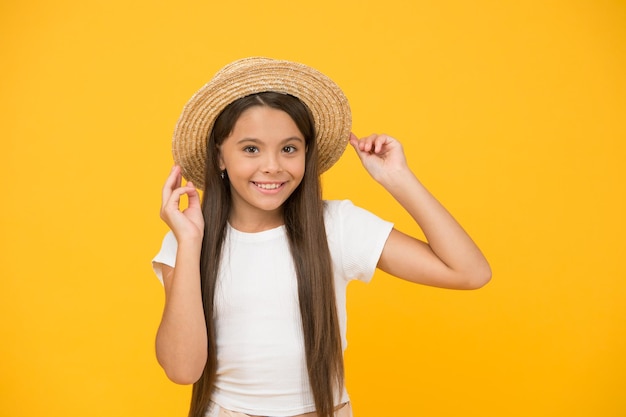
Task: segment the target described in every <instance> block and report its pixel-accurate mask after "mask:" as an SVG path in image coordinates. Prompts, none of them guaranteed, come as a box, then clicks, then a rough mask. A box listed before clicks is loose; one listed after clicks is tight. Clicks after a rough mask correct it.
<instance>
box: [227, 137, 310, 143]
mask: <svg viewBox="0 0 626 417" xmlns="http://www.w3.org/2000/svg"><path fill="white" fill-rule="evenodd" d="M291 141H296V142H300V143H305V140H304V139H302V138H300V137H298V136H291V137H288V138H286V139H283V140H281V141H280V144H285V143H289V142H291ZM247 142H252V143H258V144H262V143H263V141H262V140H261V139H257V138H243V139H239V140H238V141H237V144H242V143H247Z"/></svg>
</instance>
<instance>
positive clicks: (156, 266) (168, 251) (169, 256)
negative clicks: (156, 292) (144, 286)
mask: <svg viewBox="0 0 626 417" xmlns="http://www.w3.org/2000/svg"><path fill="white" fill-rule="evenodd" d="M177 250H178V242H177V241H176V237H175V236H174V233H172V232H171V231H169V232H168V233H167V234H166V235H165V237H164V238H163V242H162V243H161V250H160V251H159V253H157V255H156V256H155V257H154V259H152V269H153V270H154V273H155V274H156V276H157V278H159V281H161V284H163V270H162V265H167V266H171V267H172V268H173V267H174V266H175V265H176V251H177Z"/></svg>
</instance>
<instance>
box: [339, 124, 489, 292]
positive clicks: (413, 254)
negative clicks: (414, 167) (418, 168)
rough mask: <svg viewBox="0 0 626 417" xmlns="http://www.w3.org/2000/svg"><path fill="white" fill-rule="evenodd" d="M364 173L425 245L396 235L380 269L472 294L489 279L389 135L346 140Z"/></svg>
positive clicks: (486, 267)
mask: <svg viewBox="0 0 626 417" xmlns="http://www.w3.org/2000/svg"><path fill="white" fill-rule="evenodd" d="M350 144H351V145H352V146H353V147H354V149H355V151H356V153H357V155H358V156H359V158H360V159H361V162H362V163H363V166H364V167H365V169H366V170H367V171H368V173H369V174H370V175H371V176H372V177H373V178H374V179H375V180H376V181H377V182H378V183H380V184H381V185H382V186H383V187H384V188H385V189H386V190H387V191H388V192H389V193H390V194H391V195H392V196H393V197H394V198H395V199H396V200H397V201H398V202H399V203H400V205H402V207H404V209H405V210H406V211H407V212H408V213H409V214H410V215H411V216H412V217H413V219H415V221H416V222H417V224H418V225H419V227H420V228H421V229H422V231H423V232H424V236H426V240H427V242H423V241H421V240H419V239H416V238H414V237H411V236H408V235H406V234H404V233H402V232H400V231H398V230H396V229H394V230H393V231H392V232H391V234H390V236H389V238H388V240H387V243H386V244H385V247H384V249H383V252H382V255H381V257H380V260H379V261H378V267H379V268H380V269H381V270H383V271H385V272H387V273H389V274H391V275H394V276H397V277H399V278H402V279H405V280H408V281H411V282H415V283H419V284H424V285H431V286H435V287H442V288H452V289H476V288H480V287H482V286H483V285H485V284H486V283H487V282H489V280H490V279H491V269H490V267H489V264H488V262H487V260H486V259H485V257H484V256H483V255H482V253H481V252H480V249H478V247H477V246H476V244H475V243H474V242H473V241H472V239H471V238H470V237H469V235H468V234H467V233H466V232H465V231H464V230H463V228H462V227H461V225H459V223H458V222H457V221H456V220H455V219H454V218H453V217H452V215H451V214H450V213H449V212H448V211H447V210H446V209H445V207H443V206H442V205H441V204H440V203H439V202H438V201H437V200H436V199H435V197H433V195H432V194H431V193H430V192H429V191H428V190H427V189H426V188H425V187H424V186H423V185H422V184H421V182H420V181H419V180H418V179H417V177H416V176H415V175H414V174H413V172H412V171H411V170H410V168H409V167H408V165H407V162H406V158H405V155H404V151H403V149H402V145H401V144H400V142H398V141H397V140H396V139H394V138H392V137H390V136H388V135H376V134H374V135H370V136H368V137H365V138H362V139H358V138H357V137H356V136H355V135H354V134H353V135H352V136H351V138H350Z"/></svg>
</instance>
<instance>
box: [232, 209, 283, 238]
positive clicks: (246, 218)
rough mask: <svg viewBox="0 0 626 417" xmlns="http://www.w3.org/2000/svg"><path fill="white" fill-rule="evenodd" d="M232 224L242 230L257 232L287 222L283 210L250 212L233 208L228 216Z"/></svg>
mask: <svg viewBox="0 0 626 417" xmlns="http://www.w3.org/2000/svg"><path fill="white" fill-rule="evenodd" d="M228 223H229V224H230V226H231V227H232V228H234V229H236V230H239V231H240V232H245V233H257V232H263V231H265V230H270V229H274V228H276V227H279V226H282V225H283V224H285V221H284V219H283V213H282V210H277V211H272V212H264V213H255V214H250V213H246V214H245V215H244V214H243V213H238V212H237V211H236V210H232V212H231V213H230V216H229V217H228Z"/></svg>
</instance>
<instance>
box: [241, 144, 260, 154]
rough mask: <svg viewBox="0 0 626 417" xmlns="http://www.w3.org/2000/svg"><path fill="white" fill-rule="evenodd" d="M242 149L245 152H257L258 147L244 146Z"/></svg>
mask: <svg viewBox="0 0 626 417" xmlns="http://www.w3.org/2000/svg"><path fill="white" fill-rule="evenodd" d="M243 151H244V152H246V153H257V152H259V148H257V147H256V146H252V145H250V146H246V147H245V148H243Z"/></svg>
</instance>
